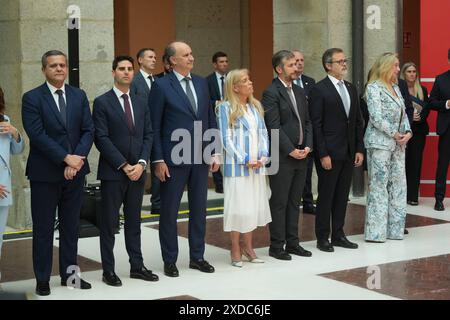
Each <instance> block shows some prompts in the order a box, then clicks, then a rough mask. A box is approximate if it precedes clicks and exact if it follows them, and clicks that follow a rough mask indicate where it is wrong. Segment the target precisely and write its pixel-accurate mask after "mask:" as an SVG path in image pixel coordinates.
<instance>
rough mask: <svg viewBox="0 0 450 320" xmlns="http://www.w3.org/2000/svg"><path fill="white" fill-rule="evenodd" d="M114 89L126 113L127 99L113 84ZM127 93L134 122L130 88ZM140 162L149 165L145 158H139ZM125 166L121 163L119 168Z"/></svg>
mask: <svg viewBox="0 0 450 320" xmlns="http://www.w3.org/2000/svg"><path fill="white" fill-rule="evenodd" d="M113 91H114V93H115V94H116V96H117V99H119V103H120V106H121V107H122V110H123V113H125V100H124V99H123V97H122V95H123V94H124V93H123V92H122V91H120V90H119V89H117V88H116V86H113ZM126 95H127V96H128V102H129V103H130V109H131V117H132V118H133V124H134V123H135V121H134V111H133V104H132V102H131V97H130V90H129V89H128V92H127V93H126ZM139 162H143V163H144V166H147V161H146V160H144V159H139V161H138V163H139ZM123 166H124V164H122V165H120V167H119V169H121V168H122V167H123Z"/></svg>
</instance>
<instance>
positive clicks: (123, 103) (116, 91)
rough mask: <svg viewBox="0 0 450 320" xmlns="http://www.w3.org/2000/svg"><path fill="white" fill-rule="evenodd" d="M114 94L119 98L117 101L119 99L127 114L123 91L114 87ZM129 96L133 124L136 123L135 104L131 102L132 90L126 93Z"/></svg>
mask: <svg viewBox="0 0 450 320" xmlns="http://www.w3.org/2000/svg"><path fill="white" fill-rule="evenodd" d="M113 90H114V93H115V94H116V96H117V99H119V103H120V106H121V107H122V110H123V112H124V113H125V101H124V100H123V98H122V95H123V94H124V93H123V92H122V91H120V90H119V89H117V88H116V86H113ZM126 95H127V96H128V102H129V103H130V109H131V117H132V118H133V124H134V123H135V122H134V111H133V104H132V102H131V98H130V90H129V89H128V92H127V93H126Z"/></svg>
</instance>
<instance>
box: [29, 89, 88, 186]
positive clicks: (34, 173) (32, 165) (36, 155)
mask: <svg viewBox="0 0 450 320" xmlns="http://www.w3.org/2000/svg"><path fill="white" fill-rule="evenodd" d="M65 88H66V104H67V126H65V125H64V123H63V120H62V118H61V115H60V113H59V110H58V107H57V105H56V103H55V100H54V99H53V97H52V94H51V92H50V89H49V88H48V86H47V84H46V83H44V84H43V85H41V86H39V87H37V88H35V89H33V90H31V91H28V92H26V93H25V94H24V95H23V97H22V122H23V127H24V129H25V131H26V133H27V135H28V137H29V139H30V154H29V156H28V161H27V168H26V172H25V173H26V175H27V176H28V179H30V180H32V181H42V182H59V181H63V180H64V168H65V167H66V164H65V162H64V158H65V157H66V155H67V154H76V155H80V156H85V157H87V155H88V153H89V151H90V150H91V147H92V143H93V141H94V124H93V122H92V117H91V111H90V108H89V101H88V99H87V97H86V94H85V93H84V91H82V90H80V89H78V88H75V87H72V86H70V85H67V84H66V85H65ZM89 172H90V170H89V163H88V162H87V158H86V160H85V164H84V166H83V167H82V168H81V170H80V172H79V173H78V174H79V175H85V174H87V173H89Z"/></svg>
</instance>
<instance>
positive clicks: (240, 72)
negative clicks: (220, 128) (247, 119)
mask: <svg viewBox="0 0 450 320" xmlns="http://www.w3.org/2000/svg"><path fill="white" fill-rule="evenodd" d="M248 74H249V73H248V70H247V69H235V70H231V71H230V72H229V73H228V75H227V77H226V79H225V85H224V97H225V101H228V103H229V104H230V121H229V122H230V128H231V127H233V126H234V124H235V123H236V120H237V119H238V118H240V117H243V116H244V112H245V105H242V103H241V101H240V100H239V97H238V95H237V94H236V93H235V92H234V90H233V87H234V86H236V85H238V84H239V83H240V82H241V81H242V79H243V78H244V77H245V76H248ZM247 102H248V103H249V104H250V105H252V106H253V107H254V108H255V109H256V110H257V111H258V113H259V114H260V115H261V116H264V109H263V107H262V105H261V103H260V102H259V101H258V100H256V99H255V97H253V95H250V97H248V100H247Z"/></svg>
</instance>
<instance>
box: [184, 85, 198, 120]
mask: <svg viewBox="0 0 450 320" xmlns="http://www.w3.org/2000/svg"><path fill="white" fill-rule="evenodd" d="M183 80H184V81H185V82H186V95H187V97H188V99H189V102H190V103H191V106H192V109H194V112H195V113H196V114H197V104H196V103H195V98H194V94H193V93H192V90H191V86H190V85H189V82H190V81H191V78H189V77H185V78H184V79H183Z"/></svg>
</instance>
